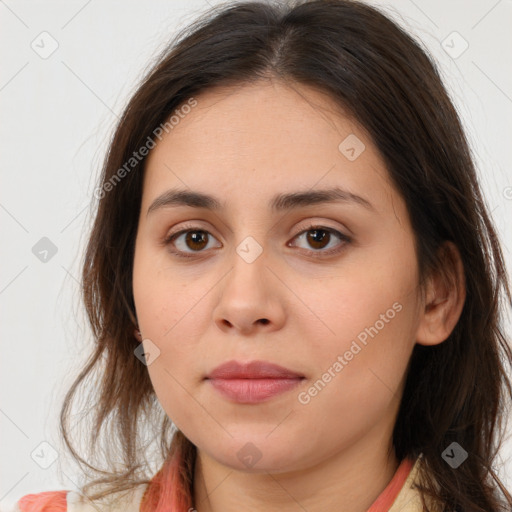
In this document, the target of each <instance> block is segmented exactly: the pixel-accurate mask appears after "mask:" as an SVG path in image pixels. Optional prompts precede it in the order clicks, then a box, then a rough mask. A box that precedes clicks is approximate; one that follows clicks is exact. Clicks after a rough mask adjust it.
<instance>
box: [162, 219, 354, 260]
mask: <svg viewBox="0 0 512 512" xmlns="http://www.w3.org/2000/svg"><path fill="white" fill-rule="evenodd" d="M184 228H185V229H182V230H180V231H178V232H176V233H171V234H170V235H169V236H167V237H166V238H165V239H164V241H163V244H164V245H165V246H170V245H172V242H173V241H174V240H175V239H176V238H178V237H179V236H180V235H183V234H185V233H189V232H194V231H197V232H201V233H207V234H208V235H211V233H209V232H208V231H207V230H205V229H202V228H201V227H199V226H184ZM313 230H318V231H326V232H328V233H330V234H333V235H335V236H337V237H338V238H339V239H340V240H342V241H343V242H344V243H342V244H341V248H340V247H339V246H338V247H336V248H334V249H329V250H327V251H324V250H321V249H318V250H316V251H315V250H312V251H310V252H312V253H313V254H314V256H313V257H315V258H325V257H328V256H332V255H335V254H337V253H339V252H341V251H342V250H343V248H344V246H345V245H346V244H348V243H351V242H352V238H350V237H348V236H347V235H344V234H343V233H340V232H339V231H337V230H336V229H333V228H328V227H326V226H320V225H317V224H312V225H310V226H308V227H307V228H306V229H303V230H302V231H300V232H299V233H297V234H296V235H295V236H294V237H293V239H295V238H297V237H299V236H301V235H303V234H306V233H307V232H308V231H313ZM170 251H171V253H172V254H174V255H176V256H177V257H179V258H194V257H197V255H200V253H202V252H204V251H196V252H195V253H194V252H193V253H186V252H184V251H179V250H178V251H176V250H170ZM319 253H321V255H318V254H319Z"/></svg>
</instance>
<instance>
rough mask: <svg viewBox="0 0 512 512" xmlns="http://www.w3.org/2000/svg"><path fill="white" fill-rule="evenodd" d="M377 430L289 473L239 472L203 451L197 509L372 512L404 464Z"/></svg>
mask: <svg viewBox="0 0 512 512" xmlns="http://www.w3.org/2000/svg"><path fill="white" fill-rule="evenodd" d="M374 430H375V431H374V432H370V433H369V435H368V436H365V437H364V438H362V439H360V440H359V441H358V442H357V443H355V444H352V445H351V446H350V447H348V448H346V449H344V450H340V451H339V452H337V453H334V454H333V455H332V456H331V457H329V458H328V459H324V460H323V461H322V462H321V463H320V464H318V465H316V466H314V467H309V468H307V469H303V470H300V471H294V472H287V473H275V472H271V471H265V472H264V473H247V472H243V471H238V470H236V469H233V468H231V467H227V466H224V465H222V464H220V463H219V462H217V461H216V460H215V459H213V458H211V457H209V456H208V455H207V454H205V453H204V452H203V451H201V450H199V449H198V452H197V458H196V464H195V471H194V486H193V489H194V493H193V499H194V504H195V510H196V511H197V512H235V511H239V510H251V511H254V512H260V511H261V512H263V511H265V512H270V511H276V512H277V511H279V512H292V511H293V512H296V511H297V510H299V507H300V508H302V509H303V510H308V512H320V511H322V512H326V511H327V512H330V511H333V512H334V511H336V512H338V511H339V510H343V511H344V512H361V511H364V510H367V509H368V508H369V507H370V506H371V505H372V503H373V502H374V501H375V500H376V499H377V497H378V496H379V494H380V493H381V492H382V491H383V490H384V489H385V487H386V486H387V484H388V483H389V482H390V480H391V479H392V477H393V475H394V474H395V472H396V470H397V468H398V466H399V461H398V460H397V458H396V455H395V452H394V450H393V449H390V446H391V442H388V443H386V442H385V440H384V439H383V434H382V431H380V432H379V429H374ZM387 433H388V432H386V434H387Z"/></svg>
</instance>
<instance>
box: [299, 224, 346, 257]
mask: <svg viewBox="0 0 512 512" xmlns="http://www.w3.org/2000/svg"><path fill="white" fill-rule="evenodd" d="M333 235H334V236H335V237H336V238H338V239H339V240H342V241H343V242H344V243H342V244H338V245H337V246H335V247H334V249H333V248H331V249H329V250H326V251H319V250H318V249H324V248H325V247H326V246H327V245H328V242H330V241H331V240H332V238H333ZM304 237H305V239H306V241H307V243H308V244H310V246H312V247H314V248H315V249H317V250H316V251H313V252H321V253H322V254H324V255H325V254H327V255H329V254H333V253H336V252H338V251H340V250H341V249H340V245H341V247H343V245H345V243H349V242H350V241H351V239H350V238H349V237H348V236H346V235H344V234H343V233H340V232H339V231H337V230H336V229H332V228H327V227H324V226H310V227H309V228H308V229H306V230H304V231H302V232H301V233H299V234H298V235H297V236H295V238H297V239H300V238H304ZM326 241H327V243H326Z"/></svg>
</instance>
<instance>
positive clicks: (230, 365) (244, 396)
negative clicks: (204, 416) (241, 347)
mask: <svg viewBox="0 0 512 512" xmlns="http://www.w3.org/2000/svg"><path fill="white" fill-rule="evenodd" d="M304 379H305V376H304V375H302V374H300V373H298V372H295V371H293V370H290V369H288V368H284V367H283V366H279V365H276V364H273V363H269V362H266V361H251V362H250V363H239V362H237V361H228V362H227V363H224V364H222V365H220V366H218V367H217V368H215V370H213V371H212V372H211V373H210V374H209V375H208V376H207V377H206V380H207V381H208V382H210V384H211V385H212V386H213V388H214V389H215V390H216V391H218V392H219V393H220V394H221V395H222V396H223V397H224V398H227V399H229V400H231V401H233V402H236V403H246V404H251V403H259V402H263V401H267V400H269V399H271V398H272V397H274V396H277V395H280V394H282V393H284V392H286V391H289V390H291V389H293V388H295V387H296V386H297V385H298V384H299V383H300V382H302V380H304Z"/></svg>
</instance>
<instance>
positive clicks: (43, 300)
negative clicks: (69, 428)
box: [0, 0, 512, 510]
mask: <svg viewBox="0 0 512 512" xmlns="http://www.w3.org/2000/svg"><path fill="white" fill-rule="evenodd" d="M218 3H219V2H214V1H213V0H210V5H213V4H218ZM374 3H375V4H379V5H382V6H384V7H385V10H386V11H387V12H388V13H389V14H391V15H392V16H393V17H394V18H395V19H396V20H398V21H399V23H401V24H402V25H404V26H405V27H406V28H407V29H408V30H409V31H410V32H412V33H414V34H416V36H417V37H418V38H420V39H421V40H422V41H423V42H424V44H425V46H426V47H427V48H428V49H429V50H430V52H431V53H432V54H433V55H434V57H435V58H436V59H437V61H438V62H439V64H440V66H441V69H442V72H443V76H444V79H445V82H446V84H447V86H448V88H449V90H450V92H451V94H452V97H453V100H454V101H455V103H456V106H457V108H458V109H459V111H460V113H461V115H462V116H463V120H464V123H465V125H466V128H467V132H468V134H469V137H470V140H471V144H472V148H473V151H474V153H475V158H476V161H477V164H478V166H479V171H480V175H481V181H482V185H483V189H484V193H485V195H486V198H487V201H488V204H489V209H490V211H492V215H493V217H494V220H495V222H496V225H497V228H498V231H499V234H500V236H501V239H502V243H503V249H504V252H505V257H506V262H507V264H508V266H509V267H510V265H511V263H512V262H511V255H510V247H511V246H512V227H511V224H510V222H508V223H507V222H506V220H507V219H510V218H511V213H512V173H511V163H512V151H511V133H512V115H511V114H512V73H511V66H510V62H511V53H512V52H511V50H512V31H510V26H512V23H511V22H512V2H511V1H510V0H500V1H496V0H479V1H475V0H473V1H462V0H460V1H459V0H458V1H448V2H447V1H445V0H435V1H426V0H416V1H412V0H393V1H389V0H388V1H386V2H374ZM208 7H209V5H208V3H206V2H205V1H187V2H186V1H169V0H166V1H162V0H158V1H157V0H155V1H153V2H142V1H139V2H136V1H133V0H130V1H127V0H123V1H112V0H109V1H105V0H103V1H100V0H89V1H86V0H84V1H66V2H64V1H61V2H55V1H53V2H51V1H46V2H44V3H43V2H28V1H19V0H18V1H14V0H9V1H8V0H5V1H2V0H0V23H1V26H2V30H1V32H0V52H1V66H0V108H1V112H2V123H1V125H0V130H1V133H0V147H1V152H2V153H1V155H2V165H1V172H2V188H1V191H0V217H1V222H2V230H3V233H2V244H1V251H2V262H3V263H2V271H1V274H0V275H1V277H0V307H1V308H2V329H1V343H2V356H3V357H2V358H1V369H0V389H1V390H2V392H1V407H0V432H1V439H2V443H1V446H0V461H1V462H0V464H1V468H0V507H1V508H2V509H3V510H4V509H6V508H7V507H8V506H10V505H11V504H12V503H14V502H15V501H16V500H17V499H18V498H19V497H21V496H22V495H24V494H27V493H29V492H39V491H44V490H55V489H75V488H76V485H77V483H78V482H79V477H78V474H77V473H76V472H75V471H74V470H73V466H72V465H68V467H67V468H66V464H67V462H66V454H65V452H64V450H63V448H62V443H61V441H60V439H59V435H58V429H57V424H58V423H57V422H58V412H59V407H60V404H61V401H62V398H63V396H64V392H65V391H66V389H67V388H68V387H69V385H70V384H71V382H72V380H73V377H74V376H75V374H76V372H77V370H78V368H79V365H80V362H81V360H82V358H83V357H84V354H85V352H86V350H85V349H84V347H85V345H86V344H87V343H88V342H90V340H91V336H90V333H89V330H88V327H87V324H86V322H85V316H84V313H83V311H82V306H81V303H80V297H79V283H78V279H79V275H80V261H81V258H82V253H83V248H84V244H85V240H86V236H87V232H88V229H89V226H90V224H91V221H92V215H93V209H92V207H91V206H92V205H93V203H92V202H91V198H92V193H93V190H94V188H95V182H96V179H97V176H98V173H99V169H100V165H101V161H102V157H103V155H104V151H105V148H106V144H107V142H108V138H109V135H110V133H111V130H112V128H113V126H114V124H115V122H116V121H117V118H118V116H119V115H120V113H121V111H122V108H123V105H124V104H125V101H126V100H127V98H128V97H129V95H130V94H131V93H132V92H133V91H134V90H135V86H136V83H137V81H138V79H139V78H140V76H141V73H142V72H143V71H144V69H146V68H147V66H148V65H149V63H150V59H151V58H152V57H153V56H155V55H156V54H157V52H158V51H159V50H161V49H162V48H163V47H164V45H165V43H166V41H167V40H168V39H170V37H171V35H173V34H174V33H175V31H176V29H178V28H181V27H182V26H184V25H186V24H188V23H189V22H190V21H192V20H193V19H194V18H195V17H196V15H197V14H199V13H200V12H202V11H204V10H205V9H207V8H208ZM43 32H47V33H48V34H49V35H46V34H42V33H43ZM454 32H457V34H454ZM57 44H58V47H57V48H56V50H55V51H54V52H53V53H52V54H51V55H48V53H49V52H50V51H51V50H52V49H53V48H52V45H54V46H55V45H57ZM466 45H467V49H465V48H466ZM463 50H464V51H463ZM43 237H47V238H48V239H49V241H51V243H50V242H48V240H44V241H41V239H42V238H43ZM36 244H39V245H36ZM34 246H35V247H36V249H34V250H33V248H34ZM42 248H46V249H47V250H49V252H48V254H47V255H46V256H44V253H43V254H40V257H46V260H47V261H41V260H40V258H39V257H37V255H36V254H34V252H35V253H37V252H38V250H39V251H41V250H42ZM52 248H53V251H54V252H55V250H56V251H57V252H56V253H55V254H53V253H52ZM508 322H509V323H508V324H507V326H508V332H509V333H510V331H511V330H510V318H508ZM42 442H44V443H48V444H43V445H40V443H42ZM34 450H35V451H34ZM53 450H55V451H53ZM31 454H33V457H34V459H33V458H32V457H31ZM511 454H512V443H511V442H510V441H508V442H507V444H506V445H505V447H504V448H503V450H502V451H501V452H500V461H501V463H502V465H501V467H500V468H499V474H500V476H501V477H502V478H504V481H505V483H506V485H507V486H508V488H509V489H510V488H511V487H512V460H511V459H512V457H511ZM37 455H38V456H39V458H38V457H37ZM53 456H57V457H58V458H57V460H56V461H55V462H54V463H53V464H51V465H50V466H49V467H48V468H47V469H44V468H43V467H41V466H40V465H39V464H37V463H36V462H35V460H39V461H40V463H41V464H43V465H44V464H48V463H49V462H51V461H52V457H53ZM507 475H508V476H507Z"/></svg>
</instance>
